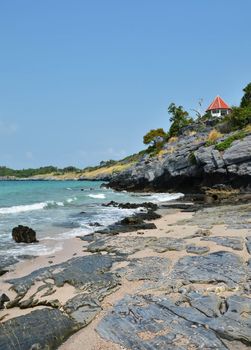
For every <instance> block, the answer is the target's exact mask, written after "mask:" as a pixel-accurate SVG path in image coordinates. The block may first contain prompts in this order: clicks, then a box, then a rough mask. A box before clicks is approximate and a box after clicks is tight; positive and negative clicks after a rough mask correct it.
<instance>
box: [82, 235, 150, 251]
mask: <svg viewBox="0 0 251 350" xmlns="http://www.w3.org/2000/svg"><path fill="white" fill-rule="evenodd" d="M153 240H155V237H120V236H116V237H104V238H100V239H97V240H95V241H94V242H93V243H91V244H89V245H88V248H87V250H88V251H89V252H92V253H95V252H102V251H106V252H108V253H115V254H118V255H129V254H134V253H136V252H137V251H140V250H143V249H144V248H145V247H146V245H147V244H149V243H150V242H152V241H153Z"/></svg>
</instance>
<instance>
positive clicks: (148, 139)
mask: <svg viewBox="0 0 251 350" xmlns="http://www.w3.org/2000/svg"><path fill="white" fill-rule="evenodd" d="M165 137H166V133H165V131H164V130H163V129H162V128H159V129H153V130H150V131H149V132H148V133H147V134H146V135H145V136H144V138H143V142H144V144H145V145H149V144H152V145H156V144H157V143H158V140H159V138H162V139H164V138H165Z"/></svg>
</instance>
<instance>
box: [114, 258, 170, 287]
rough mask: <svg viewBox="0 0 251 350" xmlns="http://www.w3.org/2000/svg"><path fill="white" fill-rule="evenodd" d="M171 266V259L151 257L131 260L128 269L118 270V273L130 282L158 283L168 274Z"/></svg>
mask: <svg viewBox="0 0 251 350" xmlns="http://www.w3.org/2000/svg"><path fill="white" fill-rule="evenodd" d="M170 265H171V262H170V260H169V259H166V258H160V257H156V256H151V257H144V258H141V259H131V260H130V262H129V264H128V265H127V266H126V267H124V268H122V269H119V270H117V272H119V274H120V275H122V276H123V275H124V276H125V277H126V278H127V279H128V280H129V281H139V280H150V281H157V280H159V279H160V278H163V276H164V275H166V274H167V273H168V271H169V269H170Z"/></svg>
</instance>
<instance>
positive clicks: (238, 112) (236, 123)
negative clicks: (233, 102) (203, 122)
mask: <svg viewBox="0 0 251 350" xmlns="http://www.w3.org/2000/svg"><path fill="white" fill-rule="evenodd" d="M225 121H228V122H229V123H230V127H231V129H232V130H237V129H241V128H244V127H245V126H246V125H248V124H249V123H250V122H251V106H249V107H243V108H242V107H233V109H232V112H231V113H230V114H229V115H228V116H226V118H225Z"/></svg>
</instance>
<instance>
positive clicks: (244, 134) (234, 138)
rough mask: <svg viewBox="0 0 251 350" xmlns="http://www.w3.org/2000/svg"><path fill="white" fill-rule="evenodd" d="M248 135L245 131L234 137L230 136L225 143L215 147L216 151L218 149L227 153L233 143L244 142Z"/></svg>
mask: <svg viewBox="0 0 251 350" xmlns="http://www.w3.org/2000/svg"><path fill="white" fill-rule="evenodd" d="M246 135H247V133H246V132H245V131H244V130H241V131H238V132H237V133H235V134H234V135H231V136H229V137H228V138H226V139H225V140H224V141H222V142H220V143H218V144H217V145H216V146H215V149H217V150H218V151H221V152H223V151H225V150H226V149H228V148H229V147H230V146H231V145H232V143H233V142H234V141H236V140H242V139H243V138H244V137H245V136H246Z"/></svg>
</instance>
